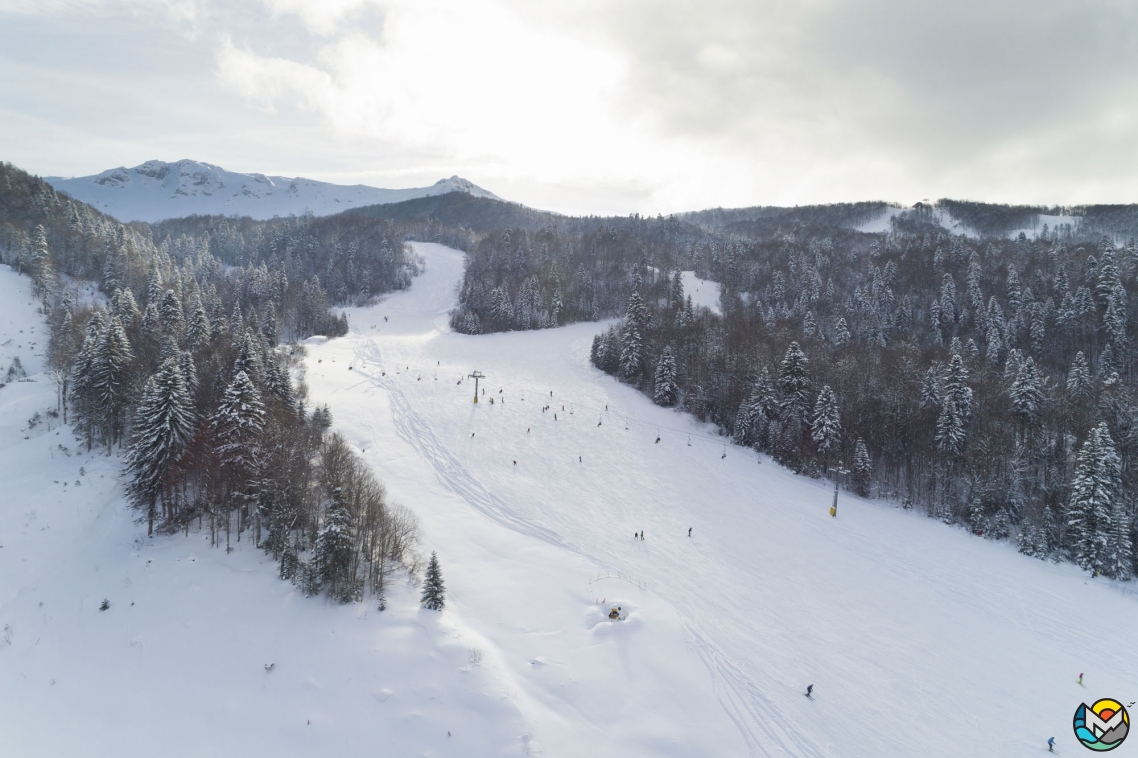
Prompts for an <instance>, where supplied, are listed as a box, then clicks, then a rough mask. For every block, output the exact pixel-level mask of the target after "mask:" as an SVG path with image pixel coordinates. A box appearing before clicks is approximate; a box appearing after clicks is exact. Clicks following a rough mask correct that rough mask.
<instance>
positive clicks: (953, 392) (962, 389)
mask: <svg viewBox="0 0 1138 758" xmlns="http://www.w3.org/2000/svg"><path fill="white" fill-rule="evenodd" d="M942 387H943V388H944V398H945V400H946V401H951V402H952V403H953V405H955V406H956V413H957V415H958V416H960V423H961V426H967V424H968V421H969V419H971V418H972V388H971V387H969V386H968V369H967V368H965V367H964V359H963V358H961V357H960V354H959V353H956V354H954V355H953V356H952V359H951V360H950V361H949V363H948V369H947V371H946V372H945V376H944V381H943V383H942Z"/></svg>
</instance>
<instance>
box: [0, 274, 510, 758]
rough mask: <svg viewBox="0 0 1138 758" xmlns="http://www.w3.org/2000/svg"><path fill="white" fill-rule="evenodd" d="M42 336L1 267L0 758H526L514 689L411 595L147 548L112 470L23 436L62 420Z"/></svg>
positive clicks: (246, 561) (462, 634)
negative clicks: (50, 415) (334, 588)
mask: <svg viewBox="0 0 1138 758" xmlns="http://www.w3.org/2000/svg"><path fill="white" fill-rule="evenodd" d="M45 336H46V326H45V325H44V324H43V323H42V320H41V318H40V317H39V316H38V315H37V314H36V313H35V306H34V304H33V303H32V298H31V287H30V280H29V279H28V278H27V277H23V278H19V277H17V276H16V274H15V273H13V272H12V271H11V270H10V269H8V268H7V267H0V371H6V370H7V367H8V365H9V363H10V361H11V359H12V357H13V356H16V355H18V356H20V358H21V361H22V362H23V363H24V365H25V366H26V367H27V369H28V371H29V374H30V379H31V380H32V381H27V382H18V383H13V384H8V385H7V386H5V387H3V388H0V481H2V482H3V495H2V496H0V735H2V737H0V755H3V756H12V757H13V758H24V757H27V758H33V757H38V756H68V757H69V758H79V757H86V756H107V757H112V756H113V758H134V757H136V756H137V757H139V758H142V757H143V756H146V757H149V756H164V757H167V756H170V757H176V758H181V757H183V756H184V757H185V758H197V757H199V756H222V755H225V756H228V755H249V756H257V755H272V756H313V755H320V756H359V755H391V756H416V755H430V756H455V757H456V758H465V757H467V756H488V757H489V756H503V755H519V754H521V753H522V751H523V749H524V747H525V746H526V744H527V742H529V741H530V736H529V733H528V731H527V729H528V726H527V723H526V721H525V719H524V718H523V717H522V714H521V709H520V705H519V701H518V697H517V692H518V690H519V686H518V684H517V683H515V682H512V681H510V679H509V678H508V677H507V676H506V675H505V672H504V668H503V667H502V665H501V663H500V662H499V661H498V660H497V659H496V657H495V654H494V653H493V652H492V651H491V650H486V651H485V652H484V653H483V656H482V660H481V662H480V663H477V664H476V663H475V662H474V661H472V656H471V653H470V651H471V650H472V649H483V648H486V647H488V646H486V645H485V643H484V642H483V641H482V640H481V638H480V637H479V635H478V634H477V633H476V632H473V631H472V630H471V629H469V628H468V627H467V626H465V625H464V624H463V623H462V621H461V619H460V617H459V616H458V615H457V614H455V613H445V614H438V613H433V612H430V611H422V610H419V608H418V596H417V590H416V589H415V588H413V587H410V586H408V585H406V584H405V583H396V585H395V587H394V593H393V594H390V595H389V599H388V603H389V606H388V610H387V611H385V612H384V613H382V614H381V613H378V612H377V611H376V610H375V608H374V605H373V604H372V603H371V602H367V603H362V604H356V605H350V606H336V605H329V604H327V603H325V602H324V601H323V600H320V599H311V598H305V597H303V596H302V595H301V594H300V593H299V592H297V591H296V590H295V588H293V587H292V585H290V584H288V583H286V582H282V581H280V580H279V579H277V577H276V574H275V571H274V566H273V564H272V561H271V560H269V561H266V558H265V556H264V555H263V554H262V553H261V552H260V551H259V550H256V549H253V548H251V547H250V546H249V545H248V543H243V544H242V545H240V546H238V549H237V550H236V551H235V552H233V553H232V554H229V555H226V554H225V552H224V550H223V549H213V548H211V547H210V546H209V541H208V537H205V538H203V537H202V535H199V534H191V535H190V536H189V537H188V538H187V537H184V536H172V537H160V538H156V539H153V540H147V538H146V526H145V525H137V524H135V523H134V520H133V514H132V513H131V512H130V510H129V508H128V507H127V506H126V504H125V503H124V501H123V499H122V487H121V484H120V482H119V479H118V477H119V470H120V462H119V460H118V459H117V457H116V458H108V457H106V456H105V455H102V454H101V453H99V452H98V451H96V452H95V453H94V454H87V453H84V452H82V451H81V450H80V448H79V446H78V445H77V444H76V443H75V441H74V438H73V436H72V434H71V432H70V430H69V429H67V428H60V427H59V422H58V421H53V422H52V424H51V426H50V427H49V426H47V425H46V424H43V423H41V424H37V426H36V428H34V429H30V430H29V429H28V426H27V421H28V419H29V418H30V417H31V416H32V415H33V414H34V413H35V412H37V411H38V412H39V413H41V415H42V414H44V413H45V412H46V411H47V410H49V409H51V408H54V407H55V400H54V389H53V387H52V384H51V382H50V380H49V379H48V378H47V377H46V376H44V375H43V374H42V373H40V371H42V359H41V357H40V355H41V354H42V348H43V346H44V340H45ZM104 598H106V599H108V600H109V601H110V604H111V605H110V608H109V609H108V610H107V611H105V612H100V611H99V610H98V608H99V605H100V603H101V602H102V601H103V599H104ZM267 664H275V665H273V667H272V670H271V671H266V670H265V666H266V665H267ZM448 732H450V734H449V735H448Z"/></svg>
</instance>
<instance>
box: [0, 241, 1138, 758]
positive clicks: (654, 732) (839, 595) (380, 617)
mask: <svg viewBox="0 0 1138 758" xmlns="http://www.w3.org/2000/svg"><path fill="white" fill-rule="evenodd" d="M417 248H418V250H419V252H420V253H422V254H423V255H424V256H425V257H426V260H427V264H428V269H427V272H426V273H425V274H424V275H423V276H421V277H419V278H418V279H416V280H415V282H414V284H413V286H412V287H411V289H410V290H408V291H406V292H401V293H397V294H395V295H392V296H390V297H389V298H388V299H387V300H385V301H384V302H382V303H380V304H378V305H376V306H373V307H370V308H365V309H353V310H350V311H349V317H350V319H351V321H352V329H353V330H352V332H351V333H350V334H349V335H348V336H347V337H345V338H342V339H337V340H332V341H322V340H313V341H312V342H311V344H310V345H309V346H308V352H309V355H308V357H307V359H306V368H307V375H308V376H307V378H308V382H309V384H310V386H311V395H312V400H313V401H315V402H328V403H329V404H330V406H331V408H332V411H333V414H334V418H335V428H336V429H338V430H339V431H341V432H343V433H344V434H345V435H346V436H347V438H348V439H349V440H350V441H351V442H352V443H354V444H355V445H357V446H358V448H359V449H360V450H361V451H363V454H364V456H365V458H366V460H368V461H369V462H370V463H371V464H372V465H373V466H374V468H375V470H376V472H377V474H378V475H379V476H380V477H381V478H382V479H383V480H384V482H385V483H386V485H387V487H388V490H389V492H390V495H391V497H392V499H393V500H397V501H400V502H402V503H404V504H405V505H407V506H409V507H410V508H411V509H413V510H414V511H415V512H416V513H417V514H418V515H419V516H420V518H421V519H422V521H423V527H424V529H423V532H424V539H425V544H424V546H423V547H424V549H425V551H427V552H429V551H430V550H432V549H433V550H437V551H438V554H439V557H440V559H441V562H442V569H443V574H444V577H445V579H446V581H447V584H448V607H447V609H446V610H445V611H444V612H442V613H441V614H440V613H433V612H430V611H422V610H419V609H418V606H417V591H416V590H415V588H412V587H409V586H407V585H406V584H405V583H399V584H398V586H397V587H396V588H395V589H394V591H393V592H392V593H391V595H390V596H389V605H388V610H387V611H385V612H383V613H379V612H377V611H376V610H375V609H374V605H373V602H372V601H368V602H366V603H361V604H358V605H350V606H334V605H329V604H327V603H325V602H324V601H323V600H320V599H309V598H304V597H303V596H302V595H301V594H300V593H299V592H297V591H296V590H295V588H293V587H292V586H291V585H290V584H288V583H286V582H282V581H280V580H278V579H277V578H276V572H275V567H274V565H273V564H272V562H271V561H269V560H267V558H266V557H265V556H263V555H262V554H261V553H260V552H259V551H257V550H255V549H252V548H251V547H250V546H249V545H248V544H247V543H242V544H241V545H240V546H239V547H238V549H237V550H236V551H235V552H233V553H232V554H229V555H227V554H226V553H225V552H224V550H222V549H211V548H210V547H209V543H208V536H207V537H204V538H203V536H202V535H200V534H191V535H190V536H189V537H184V536H170V537H159V538H155V539H153V540H147V539H146V537H145V526H139V525H136V524H134V523H133V518H132V516H133V514H132V513H131V512H130V510H129V509H128V508H127V506H126V504H125V502H124V501H123V499H122V494H121V493H122V488H121V486H120V484H119V483H118V481H117V476H118V470H119V464H118V460H117V459H116V458H107V457H105V456H103V455H100V454H98V453H97V452H96V453H95V454H93V455H88V454H84V453H80V452H79V451H78V449H77V448H78V446H77V445H76V444H75V442H74V440H73V438H72V436H71V434H70V432H69V431H68V430H67V429H61V428H58V421H53V422H52V423H53V425H54V426H53V427H51V428H46V427H45V426H44V425H42V424H40V425H37V427H36V428H35V429H31V430H29V429H28V428H27V420H28V418H29V417H31V416H32V415H33V413H35V412H36V411H40V412H41V414H42V413H44V412H45V411H46V410H48V409H49V408H53V407H54V388H53V386H52V385H51V382H50V381H49V380H48V379H47V378H46V377H45V376H44V374H43V373H42V364H41V362H40V358H39V357H38V356H36V355H33V354H32V353H31V352H30V345H31V341H32V338H33V337H34V338H39V339H37V340H36V343H37V344H36V348H35V350H36V352H40V351H41V348H42V347H43V344H42V342H41V341H40V340H41V339H42V337H44V336H46V327H44V326H43V324H42V322H41V320H40V318H39V317H38V316H37V315H36V314H35V312H34V305H33V304H32V302H31V297H30V283H29V280H28V279H27V278H23V279H20V278H17V277H16V276H15V274H13V273H11V272H10V271H8V270H7V269H0V362H2V365H0V369H6V366H7V362H8V361H10V358H11V356H12V355H14V354H17V353H18V354H19V355H20V356H21V359H22V360H23V362H24V364H25V366H26V367H27V368H28V372H29V374H31V377H32V378H33V379H34V380H35V381H32V382H18V383H14V384H9V385H8V386H6V387H4V388H3V389H0V476H2V477H3V482H4V497H3V498H2V499H0V545H2V546H3V547H0V735H2V736H3V742H2V743H0V744H2V746H3V748H2V750H0V752H2V753H3V754H4V755H15V756H39V755H66V756H115V757H116V758H118V757H119V756H152V755H162V756H201V755H232V754H242V753H244V754H252V755H273V756H309V755H321V756H357V755H384V756H387V755H391V756H404V755H407V756H412V755H426V756H447V755H453V756H464V757H465V756H504V755H520V754H526V753H529V754H542V755H556V756H622V757H623V756H629V755H635V756H693V757H694V756H700V757H702V756H747V755H754V756H765V755H773V756H875V757H876V756H912V755H921V756H942V755H954V756H955V755H992V756H995V755H998V756H1028V755H1038V754H1039V753H1040V752H1041V751H1042V750H1043V749H1044V742H1045V740H1046V738H1047V737H1049V736H1052V735H1054V736H1055V737H1056V740H1057V742H1058V745H1059V747H1060V748H1061V749H1069V750H1077V746H1076V745H1075V741H1074V737H1073V735H1072V734H1071V732H1070V731H1069V730H1070V723H1071V718H1072V714H1073V713H1074V710H1075V708H1076V707H1077V706H1078V704H1079V703H1080V702H1082V701H1084V700H1085V701H1087V702H1093V701H1094V700H1095V699H1097V698H1100V697H1107V696H1110V697H1116V698H1118V699H1120V700H1123V701H1124V702H1130V701H1132V700H1134V699H1135V695H1136V694H1138V693H1136V692H1135V689H1136V688H1138V662H1136V661H1135V659H1134V658H1133V656H1129V655H1128V653H1127V651H1126V650H1125V649H1124V648H1122V647H1120V645H1124V644H1125V641H1126V639H1128V637H1127V635H1128V634H1130V633H1131V631H1130V630H1133V629H1134V628H1135V627H1136V626H1138V597H1136V596H1135V591H1134V588H1133V587H1131V586H1129V585H1117V584H1113V583H1110V582H1105V581H1102V580H1091V579H1089V578H1088V577H1086V576H1085V575H1083V574H1082V573H1081V572H1079V571H1078V570H1077V569H1076V568H1074V567H1073V566H1069V565H1052V564H1048V563H1043V562H1040V561H1036V560H1032V559H1029V558H1025V557H1022V556H1020V555H1018V554H1016V553H1015V551H1014V550H1013V549H1012V548H1011V547H1009V546H1008V545H1006V544H997V543H992V542H988V541H985V540H982V539H978V538H975V537H971V536H969V535H966V534H964V533H963V532H961V531H959V530H957V529H953V528H949V527H946V526H944V525H942V524H939V523H936V522H933V521H931V520H929V519H926V518H923V517H921V516H919V515H917V514H913V513H908V512H904V511H901V510H898V509H896V508H895V507H893V506H892V505H890V504H887V503H882V502H867V501H864V500H860V499H858V498H856V497H853V496H850V495H848V494H846V493H843V494H842V500H841V503H840V505H839V515H838V518H836V519H832V518H830V517H829V515H828V508H829V505H830V497H831V490H830V489H829V487H828V486H827V485H826V484H825V483H823V482H816V481H811V480H808V479H803V478H801V477H796V476H793V475H791V474H789V473H788V472H786V471H784V470H782V469H780V468H778V467H777V466H775V465H774V464H772V463H771V462H770V461H769V460H767V459H763V460H762V463H761V465H760V463H759V460H760V459H759V456H757V455H756V454H754V453H752V452H749V451H746V450H742V449H740V448H736V447H730V446H724V445H723V443H722V441H721V440H719V439H718V438H716V437H715V436H714V435H713V433H712V431H711V430H709V429H708V428H706V427H704V426H700V425H697V424H695V423H694V422H692V421H691V420H690V419H688V418H687V417H685V416H683V415H681V414H676V413H674V412H672V411H669V410H666V409H661V408H657V407H655V406H653V405H652V404H651V403H650V402H649V401H648V400H647V399H646V398H644V397H643V396H641V395H639V394H638V393H636V392H634V391H633V390H631V389H630V388H628V387H626V386H623V385H621V384H619V383H617V382H615V381H614V380H612V379H611V378H610V377H607V376H605V375H603V374H600V373H599V372H597V371H595V370H594V369H592V368H591V367H590V366H589V365H588V358H587V356H588V349H589V345H590V342H591V339H592V336H593V334H595V333H596V332H597V331H598V330H599V329H601V328H603V325H598V324H579V325H574V326H570V327H565V328H562V329H555V330H541V331H535V332H516V333H508V334H500V335H491V336H477V337H470V336H464V335H458V334H454V333H451V332H450V331H449V329H448V328H447V325H446V324H447V317H446V312H447V310H448V309H449V308H450V307H451V306H452V304H453V302H454V292H455V289H454V288H455V284H456V283H457V281H458V280H459V278H460V277H461V267H462V256H461V254H460V253H458V252H455V251H452V250H448V249H446V248H443V247H440V246H437V245H417ZM685 286H687V284H686V282H685ZM689 291H690V290H689ZM385 316H386V317H387V321H385V320H384V317H385ZM21 329H22V330H23V332H21V331H20V330H21ZM8 340H11V342H8ZM13 351H15V352H13ZM443 361H445V363H444V362H443ZM473 369H479V370H481V371H483V372H484V373H485V374H486V376H487V379H486V380H484V381H483V382H482V385H481V386H482V387H484V388H485V389H486V395H485V397H484V398H480V399H481V400H482V401H481V402H479V403H478V404H477V405H475V404H473V403H472V402H471V399H472V395H473V385H472V382H471V381H470V380H469V379H467V378H466V375H467V374H469V373H470V372H471V370H473ZM460 381H461V383H459V382H460ZM499 390H501V393H499ZM551 391H552V392H553V395H552V396H550V394H549V393H550V392H551ZM491 398H493V399H494V400H495V401H496V402H495V403H494V404H490V403H489V402H488V401H489V400H490V399H491ZM503 400H504V402H503ZM545 405H549V406H551V407H550V409H549V410H548V411H546V412H543V411H542V407H543V406H545ZM606 405H607V410H606ZM563 406H564V410H562V407H563ZM555 413H556V420H555V418H554V414H555ZM689 434H690V439H691V444H690V446H689V444H688V440H689V437H688V435H689ZM25 437H26V438H27V439H25ZM657 437H659V438H660V441H659V443H656V442H655V439H656V438H657ZM60 445H62V446H63V447H66V448H68V450H67V451H66V452H64V451H63V450H62V449H60V448H59V447H58V446H60ZM724 455H725V457H724ZM515 461H516V465H515V463H514V462H515ZM81 467H82V468H83V469H84V473H82V474H81V473H80V468H81ZM76 481H79V482H80V484H79V485H78V486H77V485H76V484H75V482H76ZM63 482H67V483H68V484H67V486H66V487H65V486H64V484H63ZM688 527H694V530H693V536H692V537H691V538H689V537H688V536H687V534H688V532H687V530H688ZM641 529H642V530H644V533H645V538H646V539H645V540H644V541H639V540H634V539H633V538H632V533H633V532H634V531H638V530H641ZM104 598H107V599H108V600H109V601H110V603H111V606H110V608H109V609H108V610H106V611H105V612H101V611H99V610H98V607H99V604H100V602H101V601H102V600H103V599H104ZM598 601H604V602H603V603H598ZM614 603H615V604H619V605H620V606H621V608H622V612H623V613H624V614H625V615H626V620H624V621H621V622H615V623H614V622H609V621H607V620H606V619H605V618H604V614H605V612H606V611H607V609H608V606H609V605H610V604H614ZM269 664H275V665H273V668H272V670H271V671H266V669H265V667H266V665H269ZM1079 672H1085V673H1086V678H1085V680H1084V681H1085V682H1086V684H1087V687H1086V688H1085V689H1084V688H1082V687H1079V686H1078V685H1077V684H1076V683H1075V678H1076V677H1077V676H1078V674H1079ZM808 684H813V685H814V699H813V700H808V699H807V698H805V697H803V692H804V690H805V688H806V685H808ZM448 732H449V735H448Z"/></svg>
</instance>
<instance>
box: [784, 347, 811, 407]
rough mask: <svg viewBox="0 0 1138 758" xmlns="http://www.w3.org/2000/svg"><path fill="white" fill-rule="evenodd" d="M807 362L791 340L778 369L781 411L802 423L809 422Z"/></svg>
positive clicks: (800, 350)
mask: <svg viewBox="0 0 1138 758" xmlns="http://www.w3.org/2000/svg"><path fill="white" fill-rule="evenodd" d="M809 363H810V361H809V360H807V358H806V354H805V353H803V352H802V348H801V347H799V346H798V343H797V342H791V343H790V347H788V348H787V349H786V355H785V356H784V357H783V359H782V363H781V364H779V369H778V388H779V390H780V391H781V392H782V410H783V413H784V415H786V416H787V417H789V418H791V419H794V420H795V421H796V422H797V423H799V424H802V425H805V424H807V423H809V418H808V416H809V413H810V397H809V392H810V380H809V377H808V376H807V374H806V367H807V366H808V365H809Z"/></svg>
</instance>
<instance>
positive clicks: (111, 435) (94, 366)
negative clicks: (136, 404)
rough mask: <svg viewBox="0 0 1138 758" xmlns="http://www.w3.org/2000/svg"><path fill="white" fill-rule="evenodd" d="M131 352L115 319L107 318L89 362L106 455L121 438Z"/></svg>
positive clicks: (126, 401)
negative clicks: (105, 445)
mask: <svg viewBox="0 0 1138 758" xmlns="http://www.w3.org/2000/svg"><path fill="white" fill-rule="evenodd" d="M133 360H134V352H133V351H132V350H131V348H130V341H129V340H127V336H126V332H125V331H124V330H123V326H122V322H121V321H119V318H118V316H111V318H110V320H109V321H108V322H107V326H106V328H105V329H104V330H103V331H102V334H101V335H100V338H99V341H98V343H97V344H96V345H95V351H94V354H93V357H92V360H91V365H90V374H91V390H92V392H93V397H94V401H95V409H96V412H97V413H98V417H99V427H100V429H101V433H102V436H103V439H104V440H105V441H106V443H107V452H108V453H110V451H111V446H112V445H114V443H115V442H118V441H120V440H121V438H122V433H123V431H124V430H125V426H126V412H127V403H128V402H129V400H130V375H129V371H130V364H131V362H132V361H133Z"/></svg>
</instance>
